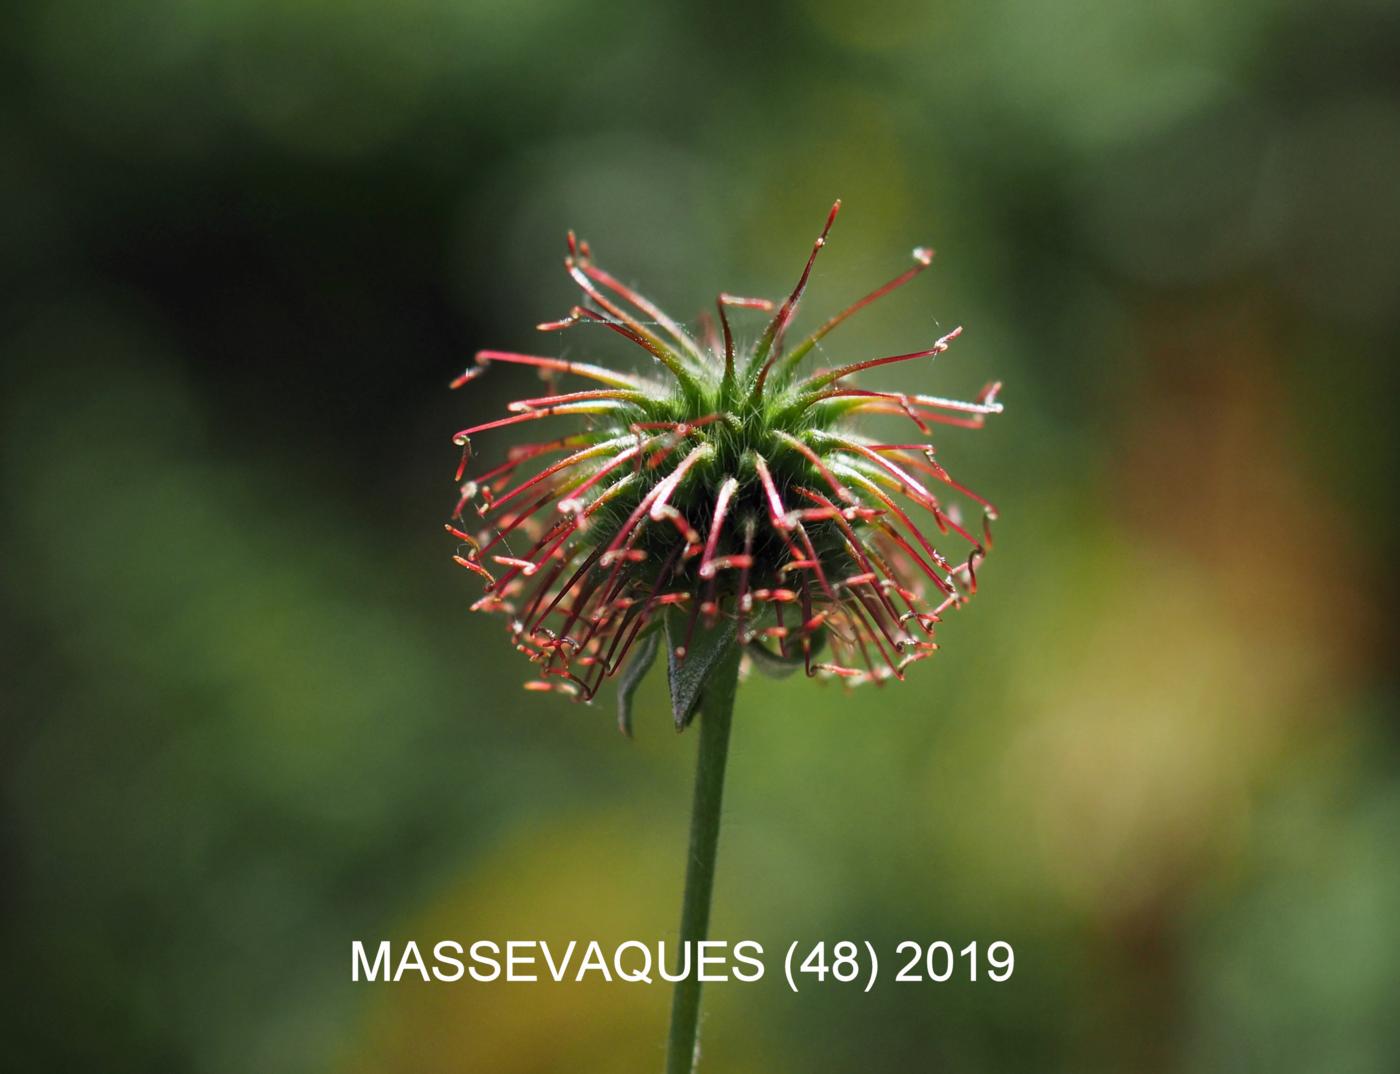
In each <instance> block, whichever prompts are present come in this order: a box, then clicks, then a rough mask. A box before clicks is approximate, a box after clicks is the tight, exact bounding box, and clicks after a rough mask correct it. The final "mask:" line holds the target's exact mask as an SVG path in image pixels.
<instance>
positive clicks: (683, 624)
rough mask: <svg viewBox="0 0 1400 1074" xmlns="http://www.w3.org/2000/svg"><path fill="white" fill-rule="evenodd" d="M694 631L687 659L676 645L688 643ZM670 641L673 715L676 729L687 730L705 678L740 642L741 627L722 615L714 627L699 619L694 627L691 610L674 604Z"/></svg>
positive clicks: (669, 618) (668, 631)
mask: <svg viewBox="0 0 1400 1074" xmlns="http://www.w3.org/2000/svg"><path fill="white" fill-rule="evenodd" d="M687 630H689V631H690V648H689V649H688V650H687V651H686V654H685V659H684V660H678V659H676V649H677V648H679V647H680V646H683V645H684V644H685V635H686V631H687ZM666 642H667V664H668V667H669V675H668V678H669V680H670V684H671V716H672V717H673V718H674V719H675V721H676V730H677V731H684V730H685V729H686V727H688V726H689V725H690V721H691V720H693V719H694V718H695V712H696V709H697V708H698V706H699V704H700V694H701V691H702V690H703V689H704V687H705V680H706V679H707V678H708V677H709V675H710V673H711V672H712V671H714V669H715V668H716V667H718V666H719V664H720V662H721V661H722V660H723V659H724V658H725V657H726V656H727V655H728V654H729V652H730V650H731V649H732V648H733V647H734V645H736V644H737V628H736V627H735V625H734V622H733V621H732V620H729V619H720V621H719V622H718V623H716V624H715V625H714V627H712V628H710V627H706V626H705V624H704V622H702V621H699V620H697V621H696V622H695V624H694V627H693V629H692V627H691V622H690V613H689V612H687V611H681V610H679V609H678V608H676V607H675V606H674V605H672V606H671V608H670V609H668V611H667V613H666Z"/></svg>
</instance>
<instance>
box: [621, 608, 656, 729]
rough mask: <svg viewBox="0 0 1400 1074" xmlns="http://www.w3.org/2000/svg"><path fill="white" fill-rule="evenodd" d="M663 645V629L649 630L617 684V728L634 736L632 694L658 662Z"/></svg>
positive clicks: (641, 639)
mask: <svg viewBox="0 0 1400 1074" xmlns="http://www.w3.org/2000/svg"><path fill="white" fill-rule="evenodd" d="M660 647H661V631H660V630H655V629H653V630H648V631H647V632H646V634H644V635H643V636H642V637H641V638H640V639H639V642H638V646H637V651H636V652H635V653H634V654H633V656H632V659H631V660H629V661H628V662H627V666H626V667H625V668H623V670H622V678H621V679H620V680H619V681H618V684H617V729H618V730H619V731H621V732H622V733H623V734H624V735H626V736H627V737H628V738H631V737H632V696H633V695H634V694H635V693H636V692H637V687H639V686H641V685H642V680H643V679H645V678H646V676H647V672H648V671H650V670H651V665H652V664H654V663H656V651H657V649H659V648H660Z"/></svg>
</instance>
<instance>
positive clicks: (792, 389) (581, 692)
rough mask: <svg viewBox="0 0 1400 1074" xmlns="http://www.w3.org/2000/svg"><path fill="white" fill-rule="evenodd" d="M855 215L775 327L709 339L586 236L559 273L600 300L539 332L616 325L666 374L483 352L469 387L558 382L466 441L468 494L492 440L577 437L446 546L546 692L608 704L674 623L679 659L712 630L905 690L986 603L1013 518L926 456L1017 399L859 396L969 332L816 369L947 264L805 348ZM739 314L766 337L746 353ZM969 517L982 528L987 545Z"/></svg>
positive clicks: (533, 685)
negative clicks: (864, 323) (878, 425)
mask: <svg viewBox="0 0 1400 1074" xmlns="http://www.w3.org/2000/svg"><path fill="white" fill-rule="evenodd" d="M840 207H841V203H840V202H839V201H838V202H837V203H836V204H835V205H833V206H832V209H831V213H830V215H829V216H828V217H827V220H826V226H825V227H824V228H823V229H822V233H821V235H820V236H819V237H818V238H817V240H816V243H815V244H814V246H813V247H812V253H811V256H810V257H809V258H808V259H807V263H806V266H805V267H804V268H803V270H802V274H801V276H800V277H799V278H798V281H797V285H796V286H795V287H794V288H793V290H792V292H791V294H789V295H788V296H787V298H786V299H784V300H783V301H782V302H781V303H780V304H778V306H777V308H776V310H775V309H774V304H773V303H772V302H769V301H768V300H766V299H761V298H742V297H739V296H736V295H730V294H721V295H720V296H719V298H718V300H717V301H716V303H715V314H716V316H715V317H711V316H709V315H704V316H702V318H701V320H700V321H699V322H698V330H697V332H696V334H694V335H693V334H692V333H691V331H690V330H688V329H687V327H686V326H683V325H682V324H680V323H679V322H677V321H675V320H673V319H671V318H670V317H668V316H667V315H666V314H665V313H664V312H662V310H660V309H659V308H657V307H656V306H655V305H654V304H653V303H652V302H650V301H649V300H648V299H647V298H645V297H644V296H643V295H641V294H639V293H637V292H636V291H634V290H633V289H632V288H630V287H628V286H626V285H625V284H623V283H621V282H620V281H618V280H617V279H616V278H614V277H613V276H611V275H609V274H608V273H607V272H605V271H604V270H603V269H602V268H600V267H599V266H598V265H597V264H596V263H595V262H594V260H593V257H592V253H591V251H590V250H589V247H588V244H587V243H586V242H581V241H579V240H577V239H576V238H575V237H574V235H573V234H572V233H571V234H570V235H569V238H568V252H567V255H566V256H565V258H564V265H565V268H566V269H567V270H568V273H569V275H570V276H571V277H572V278H573V279H574V281H575V282H576V283H577V284H578V286H579V288H580V289H581V290H582V293H583V298H582V303H581V304H580V305H578V306H575V307H574V308H573V309H572V310H570V312H569V314H568V316H567V317H565V318H563V319H562V320H559V321H554V322H550V323H546V324H542V325H540V326H539V329H540V330H541V331H544V332H557V331H561V330H563V329H567V328H571V327H575V326H583V325H596V326H602V327H604V328H607V329H609V330H611V331H613V332H616V333H617V334H618V335H620V336H623V337H624V338H626V339H627V340H628V341H630V342H631V343H633V344H635V345H637V346H638V347H640V348H642V349H643V350H645V351H646V352H648V354H649V355H650V358H651V365H652V367H653V368H652V370H651V371H650V373H649V374H647V375H638V374H634V373H630V372H624V371H620V370H615V369H610V368H607V367H604V366H601V365H595V364H591V363H588V362H576V361H570V360H565V359H562V358H552V357H544V356H539V355H530V354H516V353H513V352H507V351H489V350H488V351H481V352H480V353H478V354H477V355H476V359H475V364H474V365H473V366H472V367H471V368H469V369H468V370H467V371H466V372H465V373H463V374H462V375H461V376H460V377H458V378H457V379H456V380H455V381H454V382H453V385H452V386H453V387H454V388H457V387H461V386H462V385H464V384H467V383H468V382H470V381H472V380H475V379H476V377H478V376H479V375H480V374H481V373H483V372H485V370H486V369H487V368H488V367H489V366H491V365H493V364H496V363H506V364H515V365H527V366H534V367H536V368H538V369H539V370H540V371H541V372H542V373H543V374H545V375H546V377H547V379H548V381H549V382H550V383H549V385H548V387H547V389H546V391H545V392H544V394H541V395H538V396H535V397H534V398H528V399H521V400H519V401H517V402H514V403H511V404H510V405H509V406H508V407H507V410H508V412H509V413H508V415H507V416H505V417H501V418H497V419H495V420H493V421H488V422H485V423H483V424H480V425H474V426H472V427H470V428H467V429H463V430H461V431H460V432H459V433H457V435H456V437H455V442H456V443H457V444H458V445H459V446H460V447H461V448H462V457H461V463H460V464H459V466H458V470H457V480H458V481H459V482H461V481H462V480H463V478H464V477H467V476H468V472H469V471H470V470H473V469H474V467H473V461H474V460H473V448H474V439H473V438H475V437H477V436H478V435H479V434H484V433H489V432H492V431H494V430H496V429H501V428H504V427H506V426H510V425H518V424H525V423H533V422H536V421H545V420H547V419H558V418H567V417H573V418H575V419H576V424H575V427H574V429H573V431H571V432H566V433H565V434H564V435H561V436H556V437H553V438H549V439H541V440H538V441H536V442H533V443H528V444H524V445H520V446H516V447H512V448H510V449H509V451H507V452H506V454H505V459H504V461H503V462H500V463H498V464H497V465H494V466H492V467H490V468H488V469H484V470H481V471H480V472H479V473H475V474H473V475H471V477H470V480H467V481H466V482H465V484H462V485H461V495H460V498H459V500H458V502H457V507H456V510H455V511H454V512H453V514H452V522H451V523H450V524H449V525H448V526H447V530H448V532H449V533H450V534H451V535H452V536H453V537H454V538H456V539H457V541H458V542H460V544H459V548H458V553H457V555H456V556H455V557H454V559H455V560H456V562H457V563H458V564H460V565H461V566H462V567H465V568H466V569H467V570H469V571H471V572H473V573H474V574H477V575H479V576H480V577H481V578H482V579H483V580H484V582H485V585H486V591H485V595H484V596H482V597H481V598H480V599H479V600H477V601H476V603H475V604H473V605H472V609H473V610H479V611H489V612H499V613H501V614H503V615H504V616H505V617H506V619H507V622H508V623H509V630H510V636H511V639H512V640H513V642H514V643H515V646H516V648H517V649H519V650H520V651H521V652H522V653H524V654H525V655H526V656H527V657H528V658H529V659H530V660H531V661H533V662H534V663H535V665H536V667H537V668H538V671H539V677H538V679H536V680H534V681H532V682H530V683H528V684H527V689H542V690H559V691H562V692H564V693H567V694H570V695H572V696H574V697H577V698H579V699H582V700H588V699H591V698H592V697H593V696H594V694H595V693H596V692H597V691H598V688H599V686H600V685H601V684H602V681H603V680H604V679H605V678H607V677H608V676H610V675H613V674H614V673H616V672H617V671H618V670H619V669H620V668H622V667H623V665H624V663H625V662H626V660H627V658H628V655H629V653H632V652H633V651H634V648H635V650H636V651H637V653H638V655H639V657H640V656H641V655H642V654H643V653H645V654H646V660H647V662H648V663H649V662H650V659H651V657H652V656H653V655H654V654H655V651H656V647H657V646H656V640H655V639H656V637H657V636H658V634H659V632H660V631H661V629H662V621H663V620H664V621H665V622H666V623H667V624H668V627H667V633H668V640H667V644H668V645H669V646H670V648H671V650H672V651H671V659H672V660H673V661H683V660H684V659H685V656H686V654H687V651H688V650H689V648H690V646H691V642H692V639H693V638H694V637H695V636H696V632H697V630H700V631H703V632H706V633H707V634H708V633H710V632H713V631H716V630H720V631H729V630H732V631H734V634H735V637H736V638H737V640H738V642H739V643H740V644H742V645H744V646H745V648H746V653H747V654H749V655H750V656H751V657H752V659H753V660H754V661H755V662H756V663H758V664H761V665H763V666H765V667H769V668H777V669H780V670H781V669H788V670H790V669H792V668H795V667H801V668H803V669H804V670H805V671H806V673H807V675H808V676H814V677H834V678H839V679H841V680H842V681H843V682H845V683H847V684H848V685H856V684H860V683H870V682H873V683H877V684H878V683H881V682H883V681H885V680H886V679H890V678H894V679H903V678H904V673H905V668H907V667H908V666H909V665H910V664H911V663H913V662H915V661H918V660H921V659H924V658H925V657H927V656H930V655H931V654H932V653H933V651H934V650H935V649H936V648H937V645H936V644H935V642H934V628H935V625H936V624H937V623H938V622H940V620H941V618H942V616H943V614H944V613H945V612H946V611H948V610H949V609H950V608H955V607H959V606H961V605H962V604H963V603H964V602H965V601H966V600H967V599H968V597H970V596H971V595H972V594H973V593H975V592H976V590H977V568H978V565H979V564H980V563H981V561H982V559H983V557H984V556H985V555H986V551H987V549H988V548H989V547H990V546H991V534H990V528H989V523H990V521H991V520H992V519H994V518H995V517H996V510H995V508H994V507H993V506H992V505H991V504H990V503H989V502H988V501H986V500H984V499H982V498H981V497H980V496H978V495H976V494H975V493H973V492H971V491H969V490H968V489H966V488H964V487H963V486H962V485H960V484H958V483H957V482H956V481H955V480H953V478H952V477H951V476H949V474H948V472H947V471H946V470H945V469H944V468H943V467H942V466H941V465H940V464H939V463H938V462H937V461H936V459H935V455H934V447H933V444H932V443H930V442H928V437H929V435H930V433H931V428H932V426H933V425H951V426H957V427H960V428H967V429H975V428H980V427H981V425H982V423H983V421H984V420H985V417H986V415H988V414H997V413H1000V412H1001V409H1002V408H1001V404H1000V403H998V402H997V401H996V394H997V390H998V388H999V387H1000V385H999V384H996V383H993V384H989V385H988V386H987V387H986V388H984V389H983V390H982V392H981V393H980V394H979V395H978V396H977V398H976V399H975V400H973V401H970V402H962V401H958V400H954V399H944V398H940V397H937V396H932V395H922V394H915V393H907V392H900V391H895V390H888V389H886V390H876V389H874V388H868V387H857V386H856V385H855V383H854V380H855V377H856V375H857V374H859V373H862V372H864V371H865V370H869V369H876V368H878V367H881V366H887V365H896V364H899V363H902V362H912V361H917V360H920V359H926V358H933V357H934V356H936V355H939V354H942V353H943V352H944V351H946V350H947V349H948V347H949V345H950V344H951V343H952V341H953V340H954V339H956V338H957V337H958V335H959V334H960V333H961V331H962V330H961V328H955V329H953V330H952V331H951V332H949V333H947V334H946V335H944V336H942V337H941V338H939V339H937V340H935V341H933V342H932V343H931V344H930V345H929V346H928V347H927V348H925V349H923V350H918V351H914V352H912V353H909V354H896V355H890V356H888V357H883V358H872V359H867V360H865V361H855V362H849V363H846V364H842V365H838V366H835V367H833V368H827V369H818V370H816V371H815V372H809V373H805V374H804V373H802V372H801V371H800V370H801V367H802V364H803V360H804V359H805V358H807V357H808V355H809V354H810V352H811V351H812V350H813V348H814V347H816V346H817V344H818V343H819V342H820V341H821V340H823V339H824V338H825V337H826V336H827V334H828V333H830V332H831V331H832V330H833V329H834V328H836V327H837V326H838V325H840V324H841V323H842V322H844V321H845V320H846V319H847V318H849V317H850V316H852V315H853V314H854V313H856V312H858V311H859V310H861V309H864V308H865V307H866V306H868V305H870V304H871V303H872V302H874V301H875V300H876V299H878V298H880V297H882V296H884V295H886V294H888V293H889V292H891V291H893V290H894V289H895V288H897V287H900V286H902V285H903V284H905V283H907V282H908V281H909V280H911V279H913V278H914V277H915V276H917V275H918V274H919V273H920V272H922V271H923V270H924V269H925V268H927V267H928V266H929V264H930V262H931V260H932V258H933V252H932V251H931V250H928V249H926V248H924V247H919V248H918V249H916V250H914V264H913V265H912V266H910V267H909V268H908V269H906V270H905V271H904V272H902V273H900V274H899V275H898V276H896V277H894V279H892V280H890V281H889V282H887V283H885V284H883V285H882V286H880V287H877V288H876V289H875V290H874V291H872V292H870V293H869V294H868V295H866V296H864V297H863V298H861V299H859V300H858V301H857V302H855V303H853V304H852V305H850V306H848V307H847V308H846V309H844V310H842V311H841V312H840V313H837V314H836V315H835V316H833V317H831V318H830V319H829V320H827V321H826V322H824V323H823V324H822V325H821V326H820V327H818V328H817V329H816V330H815V331H813V332H812V333H811V334H810V335H808V336H806V337H805V338H803V339H802V340H801V341H799V342H797V343H796V344H795V345H792V346H788V338H787V336H788V330H789V328H790V326H791V324H792V320H793V317H794V315H795V314H796V312H797V306H798V303H799V301H800V300H801V298H802V295H803V292H804V291H805V289H806V287H807V281H808V278H809V276H810V275H811V271H812V265H813V263H814V262H815V261H816V258H817V255H818V253H820V252H821V250H822V247H823V246H824V245H825V244H826V237H827V234H828V232H829V231H830V230H831V225H832V223H833V222H834V221H835V219H836V214H837V211H838V210H839V209H840ZM731 310H756V311H760V312H762V313H764V314H769V315H770V316H769V317H768V318H767V320H766V325H765V327H764V328H763V330H762V332H761V333H760V334H759V335H758V337H757V339H756V340H755V341H753V342H751V343H745V342H742V341H741V340H740V339H738V338H736V335H735V331H734V328H733V326H732V325H731V323H730V316H729V315H730V311H731ZM562 375H568V376H571V377H577V378H581V379H582V380H585V381H591V382H592V385H593V386H591V387H589V388H587V389H584V390H574V391H561V390H560V389H559V387H558V386H557V385H555V384H554V383H553V382H554V381H555V380H556V379H557V378H559V377H561V376H562ZM862 414H892V415H896V416H900V417H903V418H905V419H908V421H910V422H912V423H913V425H914V426H915V428H916V429H917V430H918V436H917V437H916V438H914V439H915V440H917V442H911V443H884V442H880V441H878V440H874V439H870V438H869V437H866V436H862V435H860V434H859V433H857V432H855V431H854V430H853V429H852V428H851V426H852V424H853V419H855V418H856V417H857V416H859V415H862ZM526 474H528V476H526ZM934 488H940V489H941V491H940V493H939V494H935V493H934V491H933V489H934ZM940 496H953V497H954V502H944V501H943V500H942V499H941V498H940ZM958 500H962V501H970V502H971V503H972V504H975V505H976V507H977V508H979V509H980V511H981V513H982V525H981V527H980V533H974V532H973V530H972V529H971V528H969V527H968V526H967V524H966V523H965V522H964V520H963V516H962V511H961V509H960V507H959V504H958V502H957V501H958ZM934 531H936V533H935V532H934ZM935 541H937V543H935ZM940 544H943V545H947V546H949V547H950V548H951V549H952V550H951V551H949V552H947V553H945V552H943V551H940V549H939V545H940ZM653 632H657V634H654V633H653ZM639 639H641V640H642V644H640V645H639V644H638V641H639ZM628 678H629V679H635V676H633V675H629V676H628Z"/></svg>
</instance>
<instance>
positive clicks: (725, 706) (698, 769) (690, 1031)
mask: <svg viewBox="0 0 1400 1074" xmlns="http://www.w3.org/2000/svg"><path fill="white" fill-rule="evenodd" d="M738 685H739V646H738V645H737V644H735V645H731V646H730V647H729V652H728V653H726V654H725V655H724V656H723V657H721V658H720V660H719V662H718V663H717V664H716V665H715V668H714V670H713V671H712V672H711V674H710V677H709V680H708V681H707V682H706V684H705V691H704V693H703V694H702V695H701V697H700V717H699V723H700V748H699V753H698V757H697V760H696V766H695V800H694V803H693V804H692V806H691V812H690V857H689V859H688V860H687V862H686V869H685V897H684V900H683V901H682V903H681V936H680V943H681V946H680V948H679V949H678V951H677V955H676V958H677V962H678V963H679V961H680V960H681V959H682V958H683V957H684V955H683V952H684V950H685V945H686V944H690V946H691V957H690V972H689V973H688V974H686V976H685V978H684V979H683V980H680V981H677V982H676V990H675V992H674V993H673V994H672V997H671V1034H670V1038H669V1039H668V1040H667V1043H666V1074H691V1071H692V1070H694V1069H695V1060H696V1041H697V1038H698V1037H699V1029H700V979H699V977H700V975H699V971H698V969H697V968H696V958H697V957H698V947H699V943H700V941H701V940H704V939H706V938H707V937H708V936H709V931H710V897H711V895H712V893H713V892H714V886H715V850H716V848H717V847H718V845H719V816H720V803H721V801H722V799H723V798H724V765H725V761H726V760H727V759H728V756H729V726H730V723H731V721H732V719H733V716H734V695H735V694H736V693H737V692H738Z"/></svg>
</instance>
